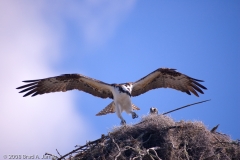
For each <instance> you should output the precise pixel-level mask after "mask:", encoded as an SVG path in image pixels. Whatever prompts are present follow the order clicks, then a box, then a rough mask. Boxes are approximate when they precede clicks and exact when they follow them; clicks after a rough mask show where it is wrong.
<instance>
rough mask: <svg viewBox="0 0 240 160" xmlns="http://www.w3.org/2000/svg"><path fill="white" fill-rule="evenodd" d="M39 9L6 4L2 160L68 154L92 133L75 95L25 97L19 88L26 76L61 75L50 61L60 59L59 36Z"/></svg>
mask: <svg viewBox="0 0 240 160" xmlns="http://www.w3.org/2000/svg"><path fill="white" fill-rule="evenodd" d="M39 5H40V4H39V3H38V4H34V3H22V2H19V1H1V2H0V24H1V27H0V35H1V36H0V53H1V54H0V68H1V69H0V72H1V83H0V88H1V93H0V94H1V95H0V128H1V136H0V156H1V158H0V159H2V156H3V155H5V154H44V153H45V152H52V153H56V152H55V149H56V148H58V149H59V150H60V151H63V153H66V152H67V151H69V150H70V149H71V148H73V146H74V145H75V144H76V143H78V142H76V139H78V137H81V136H83V137H86V136H87V132H90V129H89V128H88V127H87V123H85V122H84V119H83V116H81V115H80V114H79V113H76V111H75V108H74V103H73V98H72V96H71V95H70V94H71V93H69V94H65V95H64V96H62V94H49V95H48V96H38V97H34V98H31V97H30V98H22V95H20V94H18V93H17V90H16V89H15V88H16V87H18V86H19V85H22V83H21V81H22V80H24V79H25V78H26V79H31V78H40V77H46V76H50V75H55V74H56V73H54V71H53V70H52V69H51V65H50V62H54V61H56V59H58V58H59V57H60V55H59V52H58V50H59V47H60V41H59V39H58V38H59V36H56V34H57V32H56V30H53V28H51V27H49V26H48V25H47V24H46V22H45V21H44V19H43V18H42V16H41V11H42V6H41V5H40V7H39ZM58 34H59V33H58ZM53 58H56V59H53ZM83 128H84V129H83ZM84 135H85V136H84ZM82 141H83V142H84V140H82Z"/></svg>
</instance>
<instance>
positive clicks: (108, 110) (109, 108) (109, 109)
mask: <svg viewBox="0 0 240 160" xmlns="http://www.w3.org/2000/svg"><path fill="white" fill-rule="evenodd" d="M132 109H133V110H140V108H138V107H137V106H136V105H134V104H132ZM115 112H116V110H115V105H114V102H111V103H110V104H109V105H108V106H107V107H105V108H104V109H103V110H101V111H100V112H98V113H97V114H96V116H102V115H106V114H109V113H115Z"/></svg>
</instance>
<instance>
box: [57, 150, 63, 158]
mask: <svg viewBox="0 0 240 160" xmlns="http://www.w3.org/2000/svg"><path fill="white" fill-rule="evenodd" d="M56 151H57V153H58V155H59V156H60V157H62V155H61V154H60V153H59V152H58V150H57V149H56Z"/></svg>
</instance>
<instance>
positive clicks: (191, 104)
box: [163, 99, 211, 115]
mask: <svg viewBox="0 0 240 160" xmlns="http://www.w3.org/2000/svg"><path fill="white" fill-rule="evenodd" d="M210 100H211V99H208V100H205V101H201V102H196V103H192V104H188V105H186V106H182V107H179V108H177V109H174V110H171V111H168V112H165V113H163V115H165V114H168V113H171V112H174V111H177V110H179V109H183V108H186V107H189V106H193V105H195V104H199V103H203V102H207V101H210Z"/></svg>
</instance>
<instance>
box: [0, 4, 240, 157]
mask: <svg viewBox="0 0 240 160" xmlns="http://www.w3.org/2000/svg"><path fill="white" fill-rule="evenodd" d="M0 6H1V7H0V13H1V14H0V24H1V25H2V27H1V28H2V29H0V34H1V35H2V36H1V38H0V41H1V44H0V46H1V47H0V48H1V50H0V51H1V70H0V71H1V75H2V76H3V77H2V76H1V78H2V80H3V83H2V84H1V85H2V86H1V87H2V88H4V90H5V91H6V92H1V98H0V104H1V105H0V111H1V113H2V115H3V116H1V118H0V127H1V128H2V129H3V130H4V131H3V133H2V134H3V136H1V137H2V138H0V141H3V143H0V150H1V152H2V153H1V154H7V153H8V154H10V152H14V154H15V152H16V153H19V152H21V153H22V154H27V153H28V154H42V153H45V152H52V153H55V149H56V148H58V149H59V151H60V152H62V154H64V153H66V152H68V151H71V150H72V149H73V147H74V146H75V145H76V144H78V145H82V144H84V143H85V142H86V141H87V140H90V141H91V140H94V139H96V138H99V137H100V135H101V134H106V133H107V132H108V131H110V130H111V128H113V126H118V125H119V124H120V120H119V119H118V118H117V116H116V115H115V114H110V115H106V116H101V117H96V116H95V114H96V113H98V112H99V111H100V110H101V109H102V108H103V107H105V106H107V105H108V104H109V103H110V102H111V100H110V99H100V98H96V97H93V96H92V95H89V94H86V93H84V92H79V91H71V92H67V93H55V94H46V95H42V96H36V97H34V98H31V97H29V98H22V95H20V94H18V93H17V91H16V90H15V88H16V87H17V86H19V85H22V83H21V81H22V80H27V79H39V78H45V77H51V76H57V75H60V74H64V73H81V74H84V75H87V76H89V77H92V78H95V79H99V80H101V81H104V82H107V83H122V82H128V81H136V80H138V79H140V78H142V77H143V76H145V75H147V74H148V73H150V72H152V71H154V70H155V69H157V68H160V67H168V68H175V69H177V70H178V71H179V72H182V73H184V74H187V75H189V76H191V77H193V78H197V79H201V80H204V81H205V82H203V83H202V84H203V85H204V86H206V87H207V88H208V90H206V91H205V94H204V95H200V97H199V98H198V97H195V96H193V95H192V96H189V95H187V94H185V93H182V92H179V91H175V90H172V89H158V90H153V91H150V92H147V93H146V94H144V95H141V96H138V97H134V98H132V101H133V103H134V104H135V105H137V106H138V107H140V108H141V110H140V111H138V112H137V114H138V115H139V116H140V117H141V116H143V115H146V114H148V112H149V108H150V107H157V108H158V110H159V112H160V113H163V112H167V111H169V110H172V109H174V108H177V107H181V106H183V105H187V104H190V103H194V102H198V101H202V100H206V99H211V101H210V102H207V103H203V104H199V105H196V106H192V107H190V108H186V109H183V110H180V111H176V112H174V113H171V114H170V115H169V116H170V117H172V118H173V119H174V120H176V121H180V120H186V121H202V122H203V123H204V124H205V125H206V126H207V127H208V128H209V129H211V128H212V127H214V126H216V125H217V124H220V126H219V129H218V131H219V132H222V133H225V134H228V135H229V136H231V138H233V139H239V138H240V123H239V120H240V118H239V114H240V103H239V102H240V101H239V98H240V96H239V94H238V93H239V91H240V85H239V81H240V77H239V60H240V57H239V55H240V45H239V44H240V2H239V1H226V0H223V1H152V2H149V1H148V2H147V1H134V0H132V1H127V0H126V1H121V2H120V1H108V0H104V1H95V0H89V1H87V0H83V1H71V2H68V3H67V2H64V1H52V2H49V1H34V2H31V1H24V3H19V2H18V1H5V2H3V1H1V2H0ZM9 77H10V78H11V80H9ZM123 116H124V118H125V119H126V121H127V123H129V124H131V123H137V122H139V121H140V118H138V119H135V120H132V119H131V116H130V115H127V114H125V113H124V114H123ZM16 129H17V130H18V132H19V133H18V132H17V133H18V134H17V133H15V132H14V131H15V130H16ZM33 141H35V144H32V142H33ZM16 142H17V143H16ZM49 144H51V145H49ZM46 146H47V147H46ZM22 147H23V148H24V147H25V148H26V149H22ZM20 148H21V149H20ZM3 151H4V152H3ZM11 154H13V153H11Z"/></svg>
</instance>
